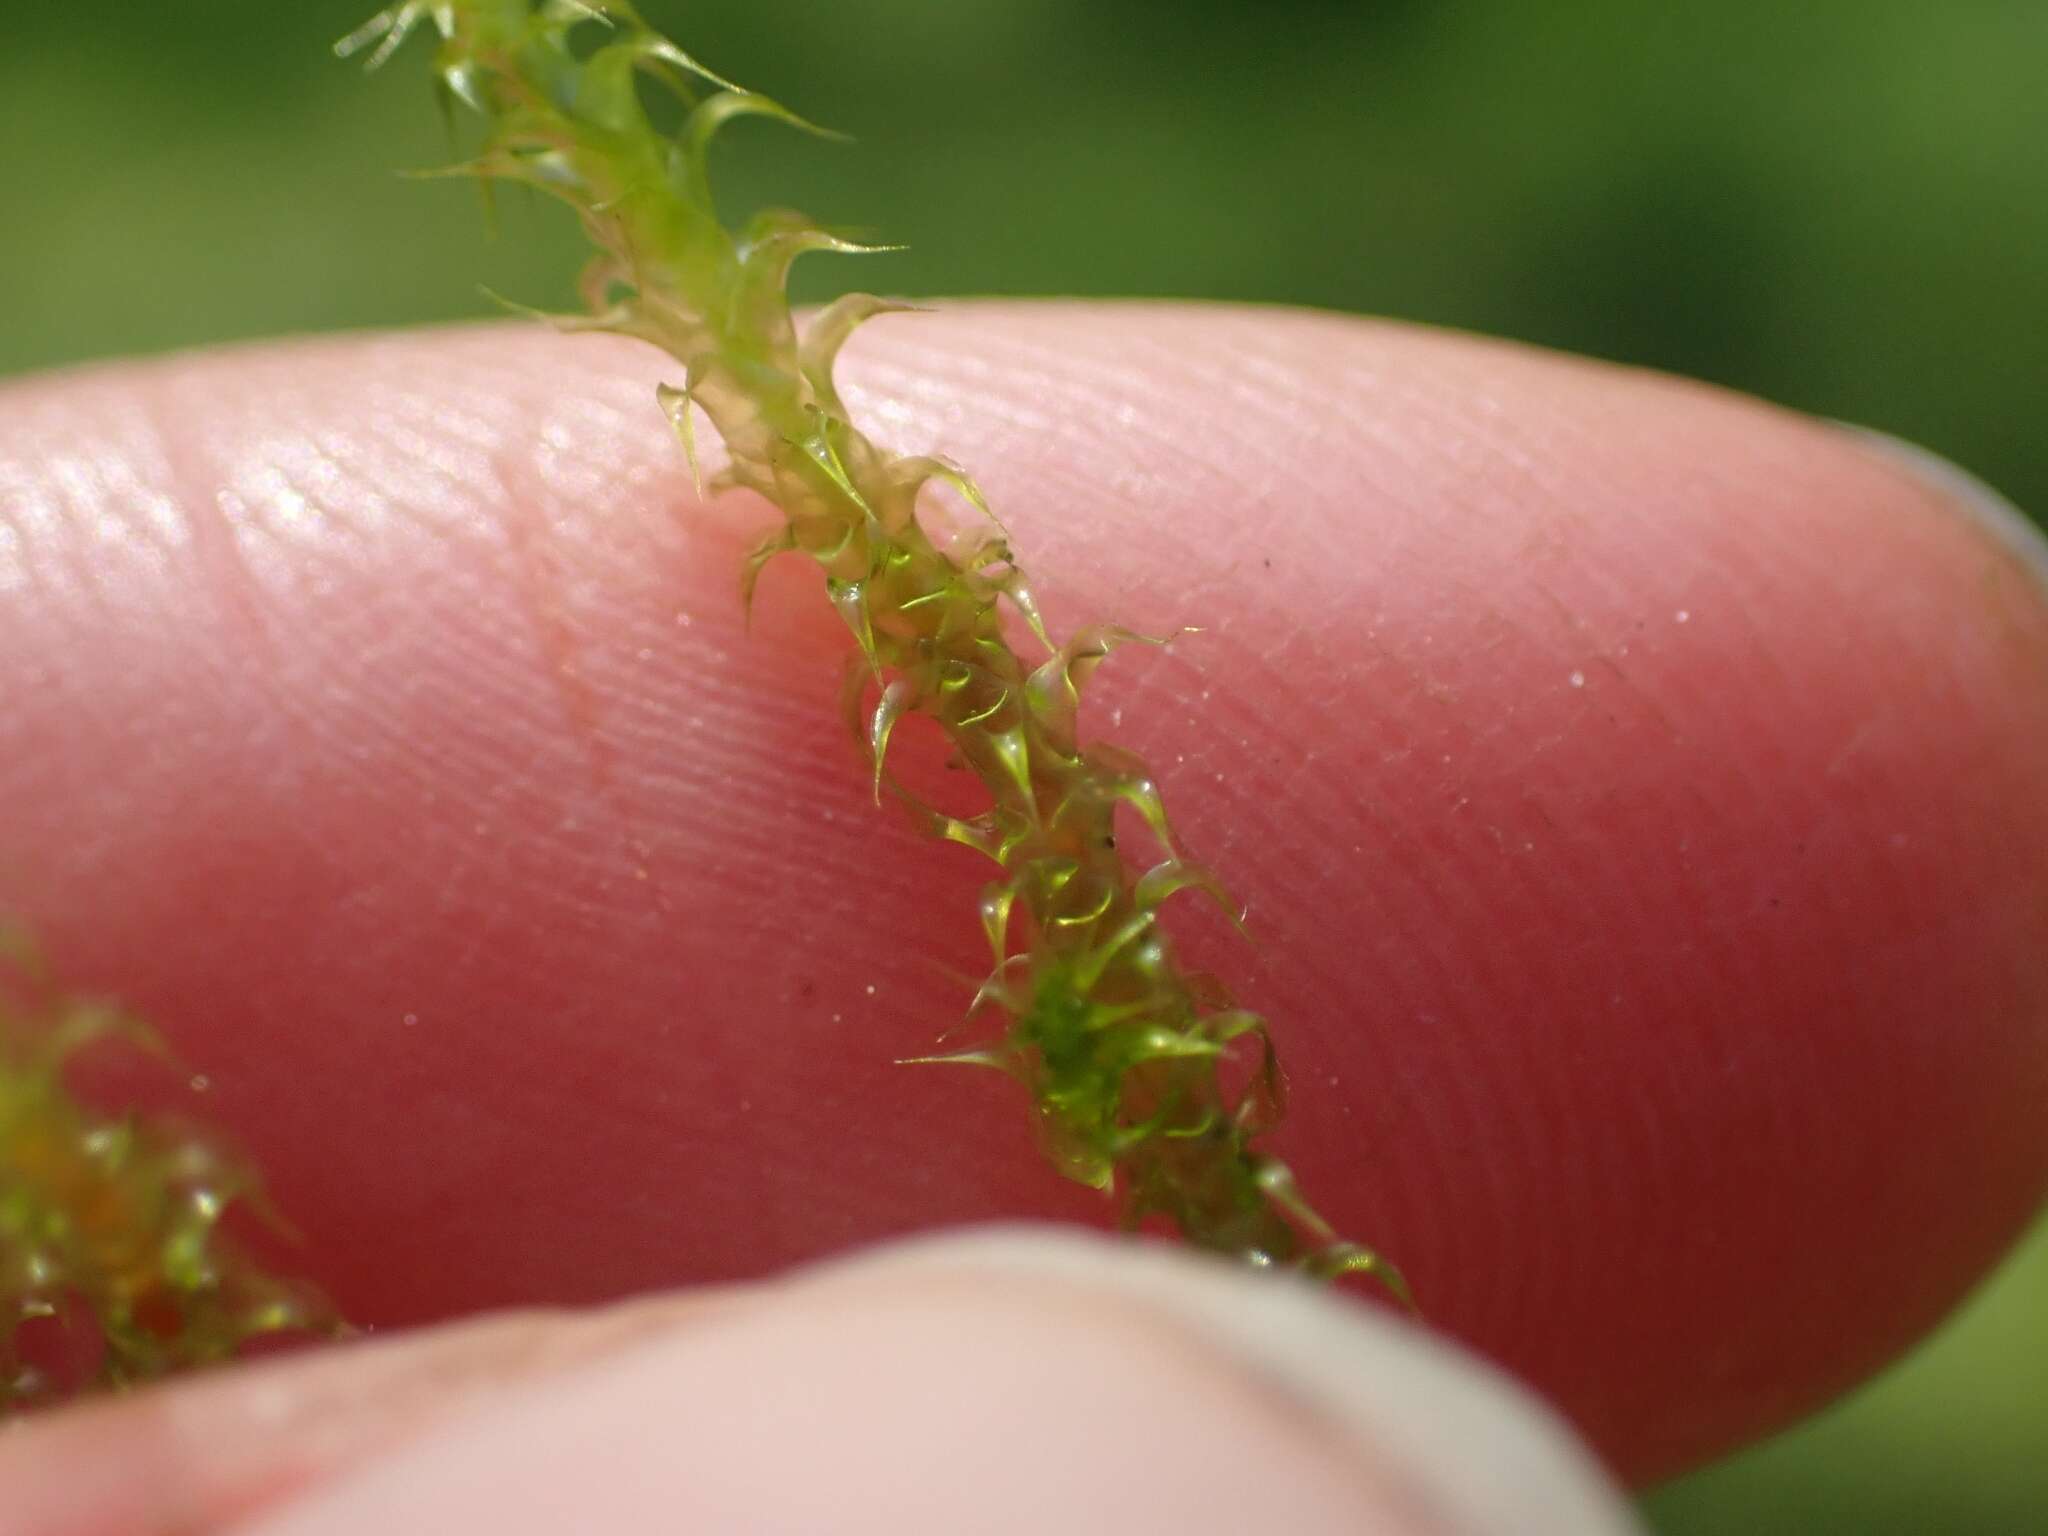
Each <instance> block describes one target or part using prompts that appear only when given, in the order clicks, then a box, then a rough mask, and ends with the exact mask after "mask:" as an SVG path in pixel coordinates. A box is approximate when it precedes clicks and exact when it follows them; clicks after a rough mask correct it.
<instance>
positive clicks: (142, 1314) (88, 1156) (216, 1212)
mask: <svg viewBox="0 0 2048 1536" xmlns="http://www.w3.org/2000/svg"><path fill="white" fill-rule="evenodd" d="M102 1042H106V1043H111V1044H116V1045H120V1046H125V1047H126V1048H129V1049H131V1050H132V1049H140V1050H144V1051H148V1052H151V1053H153V1054H157V1055H161V1054H162V1051H161V1048H160V1047H159V1046H158V1044H157V1042H156V1039H155V1037H154V1036H153V1035H152V1034H151V1033H150V1032H149V1030H148V1029H147V1028H146V1027H144V1026H143V1025H142V1024H141V1023H139V1022H138V1021H137V1020H136V1019H134V1018H133V1017H131V1016H130V1015H128V1014H127V1013H125V1012H123V1011H122V1010H120V1009H118V1008H116V1007H113V1006H112V1005H110V1004H106V1003H101V1002H95V1001H91V1000H86V999H80V998H75V997H70V996H67V995H65V994H63V993H62V992H60V991H59V990H58V989H56V988H55V987H54V986H53V985H52V984H51V982H50V979H49V977H48V975H47V974H46V973H45V972H44V970H43V968H42V966H41V965H40V964H39V963H38V961H37V960H36V958H35V956H34V955H33V953H32V952H31V951H30V950H29V949H28V948H27V946H26V945H25V944H23V943H21V942H20V941H19V940H16V939H11V938H6V937H5V936H4V935H0V1170H4V1173H5V1177H4V1178H0V1414H4V1413H5V1412H6V1411H7V1410H9V1409H14V1408H21V1407H27V1406H31V1405H34V1404H38V1403H42V1402H47V1401H51V1400H54V1399H56V1398H59V1397H63V1396H66V1395H68V1394H69V1393H70V1392H71V1391H73V1390H76V1389H77V1388H80V1387H83V1386H87V1385H99V1386H125V1385H129V1384H132V1383H136V1382H141V1381H147V1380H151V1379H153V1378H155V1377H159V1376H164V1375H167V1374H169V1373H171V1372H173V1371H177V1370H183V1369H185V1368H187V1367H190V1366H195V1365H204V1364H207V1363H210V1362H213V1361H218V1360H225V1359H229V1358H231V1357H233V1356H234V1355H235V1354H237V1353H238V1352H239V1351H241V1349H242V1348H243V1347H244V1346H245V1345H246V1344H247V1343H248V1342H249V1341H250V1340H251V1339H254V1338H257V1337H259V1336H262V1335H266V1334H277V1333H287V1332H289V1333H300V1332H326V1331H331V1330H332V1329H333V1327H334V1318H333V1314H332V1312H331V1311H330V1310H329V1308H328V1306H327V1304H326V1303H325V1302H324V1301H323V1300H322V1299H321V1298H320V1297H319V1296H318V1295H317V1294H316V1293H315V1292H313V1291H312V1290H311V1289H310V1288H308V1287H306V1286H302V1285H296V1284H291V1283H287V1282H283V1281H279V1280H276V1279H273V1278H272V1277H271V1276H269V1275H268V1274H266V1273H265V1272H264V1271H263V1270H262V1269H261V1268H260V1267H259V1266H258V1265H257V1264H256V1263H255V1262H254V1261H253V1260H252V1259H251V1258H250V1257H249V1256H248V1255H247V1254H246V1253H245V1252H244V1251H243V1250H242V1249H241V1247H240V1246H239V1245H237V1244H236V1243H235V1241H234V1240H233V1239H232V1238H231V1237H230V1236H229V1235H228V1234H227V1233H226V1232H225V1231H223V1229H222V1222H223V1220H224V1219H225V1218H226V1217H227V1216H228V1214H229V1212H230V1210H231V1209H232V1208H234V1207H235V1206H237V1205H244V1206H250V1205H253V1206H254V1207H255V1208H256V1209H257V1210H258V1211H259V1212H262V1213H264V1214H267V1211H266V1210H265V1208H264V1206H263V1204H262V1200H261V1194H260V1191H259V1190H258V1188H257V1184H256V1180H255V1177H254V1175H253V1174H252V1173H251V1171H250V1170H249V1168H248V1167H247V1165H246V1164H245V1163H243V1162H242V1161H241V1160H240V1159H239V1158H238V1157H236V1156H235V1155H234V1154H233V1153H231V1152H230V1151H228V1150H227V1149H226V1148H225V1147H223V1146H222V1145H221V1144H219V1143H218V1142H217V1141H216V1140H214V1139H213V1138H211V1137H209V1136H208V1135H206V1134H205V1133H203V1132H201V1131H200V1130H199V1129H197V1128H196V1127H193V1126H190V1125H186V1124H183V1123H181V1122H180V1121H178V1120H176V1119H174V1118H172V1117H170V1116H142V1115H123V1116H115V1117H107V1116H102V1115H98V1114H95V1113H94V1112H93V1111H91V1110H89V1109H87V1108H85V1107H83V1106H82V1105H81V1104H80V1103H79V1102H78V1100H77V1099H76V1098H75V1097H74V1095H73V1094H72V1093H71V1092H70V1090H69V1088H68V1087H67V1086H66V1083H65V1080H64V1074H65V1070H66V1067H67V1066H68V1065H69V1063H70V1062H71V1061H72V1060H73V1058H74V1057H75V1056H77V1054H78V1053H79V1052H81V1051H84V1050H86V1049H88V1048H90V1047H93V1046H95V1045H97V1044H99V1043H102ZM38 1327H43V1328H45V1329H46V1330H53V1331H54V1333H55V1334H56V1335H61V1336H64V1337H58V1338H55V1339H54V1340H52V1339H50V1338H46V1340H45V1342H46V1343H51V1342H54V1343H55V1344H56V1346H57V1347H55V1348H52V1349H41V1350H39V1349H38V1348H37V1347H36V1341H35V1338H34V1331H35V1330H36V1329H37V1328H38Z"/></svg>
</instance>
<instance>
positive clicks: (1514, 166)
mask: <svg viewBox="0 0 2048 1536" xmlns="http://www.w3.org/2000/svg"><path fill="white" fill-rule="evenodd" d="M370 8H371V4H370V0H291V3H289V4H279V3H277V0H148V3H142V0H125V3H124V0H109V3H105V4H91V5H83V6H60V5H51V4H48V3H41V0H37V3H31V0H0V18H4V24H0V142H4V143H5V144H6V145H7V146H8V147H9V150H10V158H9V162H8V164H9V172H8V176H7V187H6V192H5V198H4V202H0V374H5V373H12V372H17V371H20V370H25V369H31V368H39V367H45V366H50V365H56V364H63V363H69V362H73V361H77V360H81V359H87V358H94V357H102V356H110V355H116V354H122V353H131V352H140V351H153V350H158V349H162V348H170V347H181V346H190V345H196V344H201V343H206V342H212V341H219V340H224V339H228V338H233V337H241V336H255V335H270V334H275V333H279V332H289V331H303V330H318V329H327V328H332V327H339V326H366V325H390V324H398V323H406V322H413V321H424V320H437V319H444V318H450V317H458V316H465V315H474V314H478V313H482V312H485V311H486V310H487V309H488V306H487V305H486V304H485V302H484V301H483V300H481V299H480V298H479V296H478V293H477V285H478V283H479V282H480V281H481V282H484V283H487V284H489V286H491V287H492V288H494V289H496V290H497V291H500V292H503V293H506V294H510V295H513V296H516V297H518V298H520V299H523V300H527V301H530V302H533V303H536V304H542V305H548V304H563V303H566V302H567V295H568V291H569V290H568V278H569V276H570V274H571V273H573V271H574V270H575V268H576V266H577V264H578V262H579V260H580V247H579V244H578V240H577V238H576V236H575V235H574V233H573V231H572V230H571V229H570V227H569V226H568V223H567V221H566V219H564V218H562V217H559V216H557V215H556V214H555V213H554V212H553V211H552V210H548V209H542V208H538V207H533V206H530V205H528V204H527V203H526V202H525V201H524V200H523V199H520V198H517V197H512V198H508V199H506V200H505V201H504V203H503V206H502V208H501V214H500V226H501V229H500V235H499V238H498V239H496V240H495V241H492V242H486V241H485V239H484V237H483V234H482V230H481V223H480V220H479V217H478V212H477V206H476V200H475V199H474V198H473V197H469V196H466V195H463V194H462V192H461V191H460V190H459V189H450V188H448V187H446V186H422V185H418V184H415V183H411V182H406V181H402V180H400V179H398V178H395V177H393V176H391V175H389V174H388V173H387V168H389V167H394V166H419V165H428V164H433V163H435V162H436V161H437V160H438V159H440V158H443V157H444V155H443V151H444V141H443V139H442V137H441V132H442V130H441V126H440V124H439V122H438V120H437V118H436V115H435V112H434V110H433V107H432V105H431V102H430V98H429V96H428V94H427V92H426V91H425V89H424V87H423V85H422V83H421V73H420V69H419V66H418V61H417V60H414V61H411V62H410V64H409V66H408V67H395V68H393V69H392V70H391V71H389V72H388V73H387V74H385V75H382V76H379V77H376V78H374V79H371V80H369V81H365V80H363V79H362V78H360V77H359V75H358V73H357V72H356V71H355V70H354V69H351V68H345V67H343V66H341V65H338V64H336V63H335V62H334V61H333V60H332V59H331V58H330V57H329V56H328V55H327V53H326V51H325V44H326V42H327V41H328V40H330V39H331V38H333V37H335V36H337V35H339V34H341V33H342V32H344V31H347V30H348V29H349V28H351V27H352V26H353V25H355V23H357V22H359V21H360V20H362V19H363V14H364V13H365V12H366V11H367V10H368V9H370ZM644 8H645V9H646V10H647V11H648V13H649V14H650V16H652V17H653V18H654V19H655V20H657V21H659V22H662V23H663V24H665V25H668V26H670V27H671V28H672V29H673V30H675V31H676V32H677V33H678V34H679V35H681V36H682V37H683V38H684V39H685V41H686V43H687V45H688V46H689V47H690V48H691V49H692V50H693V51H694V52H696V53H698V54H699V55H700V56H701V57H703V58H704V59H705V60H706V61H707V62H709V63H711V64H713V65H714V66H715V67H717V68H719V69H721V70H723V71H725V72H726V73H728V74H731V75H733V76H735V77H737V78H739V79H742V80H745V81H747V82H748V83H749V84H751V85H754V86H756V87H757V88H759V89H762V90H766V91H768V92H770V93H771V94H774V95H777V96H779V97H781V98H782V99H784V100H786V101H789V102H791V103H793V104H795V105H796V106H798V107H799V109H800V110H802V111H804V112H805V113H807V114H808V115H810V116H812V117H813V118H815V119H817V120H819V121H823V122H826V123H830V124H832V125H834V126H836V127H839V128H843V129H845V130H848V131H850V132H851V133H853V134H854V135H855V136H856V138H857V139H858V141H859V142H858V144H857V145H856V146H855V147H853V148H850V149H849V148H844V147H835V146H829V145H820V144H817V143H815V142H813V141H808V140H803V139H800V138H797V137H796V136H794V135H778V134H777V133H775V132H774V131H772V130H768V129H762V128H754V129H750V130H745V131H740V132H736V133H735V134H733V136H732V143H731V145H730V147H728V148H727V149H726V150H725V152H724V153H725V164H724V175H723V186H724V188H725V189H726V190H727V192H728V194H729V195H730V196H731V197H732V198H733V201H734V205H735V206H740V207H743V206H747V205H750V204H752V203H755V202H757V201H759V200H762V199H764V198H766V199H772V200H773V201H776V202H785V203H791V204H794V205H797V206H800V207H804V208H806V209H808V210H810V211H812V212H814V213H817V214H819V215H821V216H824V217H827V218H832V219H839V220H844V221H846V222H850V223H854V224H858V225H861V226H865V227H869V228H873V229H875V230H876V231H878V232H879V233H881V234H883V235H884V236H886V237H888V238H890V239H900V240H905V241H908V242H909V243H910V246H911V250H910V251H909V253H907V254H905V255H901V256H894V257H888V258H881V259H879V260H878V262H877V263H876V264H871V265H866V266H861V267H858V268H854V267H850V266H840V267H836V268H835V267H831V266H829V265H828V264H823V263H820V264H816V265H813V266H812V267H811V269H810V270H809V271H808V272H802V273H800V283H801V284H808V285H810V286H809V287H808V288H807V289H806V290H805V291H806V292H807V294H808V296H812V297H819V296H824V295H827V294H829V293H830V292H831V291H833V289H832V285H833V284H836V283H840V282H858V283H860V284H861V285H862V286H869V287H879V288H882V289H885V290H888V291H892V292H903V293H912V294H922V293H1099V294H1149V295H1184V296H1197V297H1208V298H1229V299H1259V300H1276V301H1282V302H1287V303H1297V304H1313V305H1322V306H1328V307H1332V308H1337V309H1346V310H1357V311H1367V312H1372V313H1378V314H1388V315H1398V316H1404V317H1410V318H1414V319H1418V320H1424V321H1428V322H1432V323H1435V324H1440V325H1451V326H1460V327H1466V328H1470V329H1475V330H1483V331H1492V332H1498V333H1501V334H1504V335H1509V336H1515V337H1521V338H1525V339H1527V340H1531V341H1536V342H1541V343H1544V344H1547V345H1552V346H1559V347H1565V348H1569V349H1573V350H1577V351H1582V352H1589V353H1594V354H1598V355H1600V356H1604V357H1611V358H1617V359H1621V360H1624V361H1628V362H1632V363H1640V364H1645V365H1649V366H1653V367H1659V368H1666V369H1671V370H1674V371H1678V372H1682V373H1688V374H1693V375H1697V376H1699V377H1703V378H1707V379H1711V380H1715V381H1717V382H1720V383H1724V384H1728V385H1731V386H1733V387H1736V388H1739V389H1744V390H1749V391H1752V392H1755V393H1758V394H1762V395H1765V396H1768V397H1770V398H1772V399H1776V400H1780V401H1783V402H1786V403H1787V404H1790V405H1794V406H1798V407H1800V408H1802V409H1805V410H1809V411H1815V412H1818V413H1821V414H1823V415H1828V416H1834V417H1840V418H1844V419H1848V420H1854V421H1859V422H1864V423H1868V424H1870V425H1873V426H1879V427H1883V428H1885V429H1886V430H1889V431H1892V432H1895V433H1898V434H1901V435H1903V436H1905V437H1908V438H1912V439H1914V440H1916V441H1919V442H1922V443H1926V444H1928V445H1929V446H1931V447H1934V448H1936V449H1938V450H1939V451H1941V452H1942V453H1945V454H1947V455H1948V456H1950V457H1952V458H1954V459H1956V460H1957V461H1958V462H1960V463H1962V464H1965V465H1967V466H1969V467H1970V468H1972V469H1974V470H1976V471H1977V472H1978V473H1980V474H1982V475H1983V476H1984V477H1985V478H1987V479H1988V480H1990V481H1991V482H1992V483H1993V484H1995V485H1997V486H1999V487H2000V488H2001V489H2003V490H2005V491H2006V492H2007V493H2008V494H2009V495H2011V496H2012V497H2013V498H2014V499H2015V500H2016V501H2017V502H2019V504H2020V505H2022V506H2023V507H2028V508H2033V509H2041V508H2048V431H2044V430H2043V421H2042V418H2043V407H2044V406H2048V0H1939V3H1938V0H1722V3H1717V4H1711V5H1709V4H1690V5H1687V4H1677V5H1673V4H1651V3H1640V0H1639V3H1626V0H1547V3H1534V0H1465V3H1438V0H1353V3H1346V0H694V3H686V0H670V3H663V0H644ZM2044 1361H2048V1233H2044V1234H2042V1235H2041V1236H2038V1237H2037V1238H2036V1240H2035V1241H2034V1243H2033V1244H2032V1245H2031V1246H2030V1247H2029V1248H2028V1249H2027V1250H2026V1251H2025V1252H2024V1253H2023V1254H2022V1256H2021V1259H2020V1261H2019V1262H2018V1263H2017V1264H2015V1265H2014V1266H2012V1267H2010V1268H2008V1269H2007V1270H2006V1271H2005V1273H2004V1274H2003V1275H2002V1276H2000V1277H1999V1279H1998V1280H1997V1281H1995V1282H1994V1283H1993V1285H1992V1286H1991V1287H1990V1288H1989V1289H1988V1290H1987V1291H1986V1292H1985V1293H1983V1294H1982V1295H1981V1296H1980V1297H1979V1298H1978V1300H1977V1302H1976V1303H1975V1304H1974V1305H1973V1306H1972V1308H1971V1309H1970V1310H1969V1311H1968V1312H1966V1313H1965V1314H1964V1315H1963V1317H1962V1318H1960V1319H1959V1320H1958V1321H1957V1322H1956V1323H1954V1324H1952V1325H1951V1326H1950V1328H1949V1329H1948V1330H1947V1331H1946V1332H1945V1333H1944V1334H1943V1335H1942V1336H1941V1337H1940V1338H1939V1339H1938V1340H1937V1341H1936V1342H1935V1343H1934V1344H1933V1345H1932V1346H1931V1347H1930V1348H1928V1349H1926V1350H1923V1351H1922V1352H1921V1353H1920V1354H1919V1355H1918V1356H1916V1357H1915V1358H1914V1359H1913V1360H1911V1361H1910V1362H1908V1363H1907V1364H1906V1365H1904V1366H1903V1367H1901V1368H1900V1369H1898V1370H1896V1371H1895V1372H1893V1373H1892V1375H1891V1376H1890V1377H1888V1378H1887V1379H1886V1380H1885V1381H1883V1382H1881V1383H1880V1384H1878V1385H1877V1386H1876V1387H1874V1388H1873V1389H1871V1390H1868V1391H1866V1392H1865V1393H1863V1394H1862V1395H1861V1396H1860V1397H1858V1398H1857V1399H1855V1400H1853V1401H1852V1402H1850V1403H1849V1404H1847V1405H1845V1406H1844V1407H1842V1408H1840V1409H1838V1410H1836V1411H1835V1412H1834V1413H1833V1414H1831V1415H1829V1416H1827V1417H1826V1418H1824V1419H1823V1420H1821V1421H1819V1422H1817V1423H1815V1424H1813V1425H1811V1426H1809V1427H1807V1428H1805V1429H1802V1430H1800V1431H1797V1432H1795V1433H1794V1434H1792V1435H1789V1436H1787V1437H1785V1438H1783V1439H1782V1440H1780V1441H1779V1442H1777V1443H1775V1444H1773V1445H1771V1446H1767V1447H1765V1448H1763V1449H1761V1450H1758V1451H1755V1452H1752V1453H1751V1454H1749V1455H1747V1456H1745V1457H1742V1458H1739V1459H1738V1460H1736V1461H1735V1462H1733V1463H1731V1464H1729V1465H1728V1466H1726V1467H1723V1468H1720V1469H1717V1470H1715V1471H1712V1472H1709V1473H1707V1474H1704V1475H1702V1476H1699V1477H1695V1478H1693V1479H1691V1480H1689V1481H1688V1482H1686V1483H1684V1484H1682V1485H1679V1486H1677V1487H1674V1488H1671V1489H1668V1490H1665V1491H1664V1492H1662V1493H1660V1494H1659V1495H1657V1496H1656V1497H1654V1498H1653V1499H1652V1500H1651V1501H1650V1510H1651V1515H1652V1518H1653V1520H1654V1521H1655V1523H1656V1526H1657V1528H1658V1529H1659V1530H1660V1531H1662V1532H1665V1533H1668V1536H1681V1533H1707V1532H1717V1533H1718V1532H1737V1531H1740V1532H1745V1533H1748V1532H1779V1531H1786V1532H1834V1531H1845V1532H1846V1531H1855V1532H1863V1533H1878V1536H1884V1533H1894V1532H1897V1533H1904V1532H1914V1533H1920V1532H1931V1531H1937V1530H1938V1531H1942V1532H1947V1533H1962V1536H1974V1533H1987V1536H1988V1533H1993V1532H1996V1533H2000V1536H2006V1533H2013V1532H2020V1531H2035V1530H2042V1529H2048V1385H2044V1384H2043V1381H2042V1370H2043V1362H2044Z"/></svg>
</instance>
